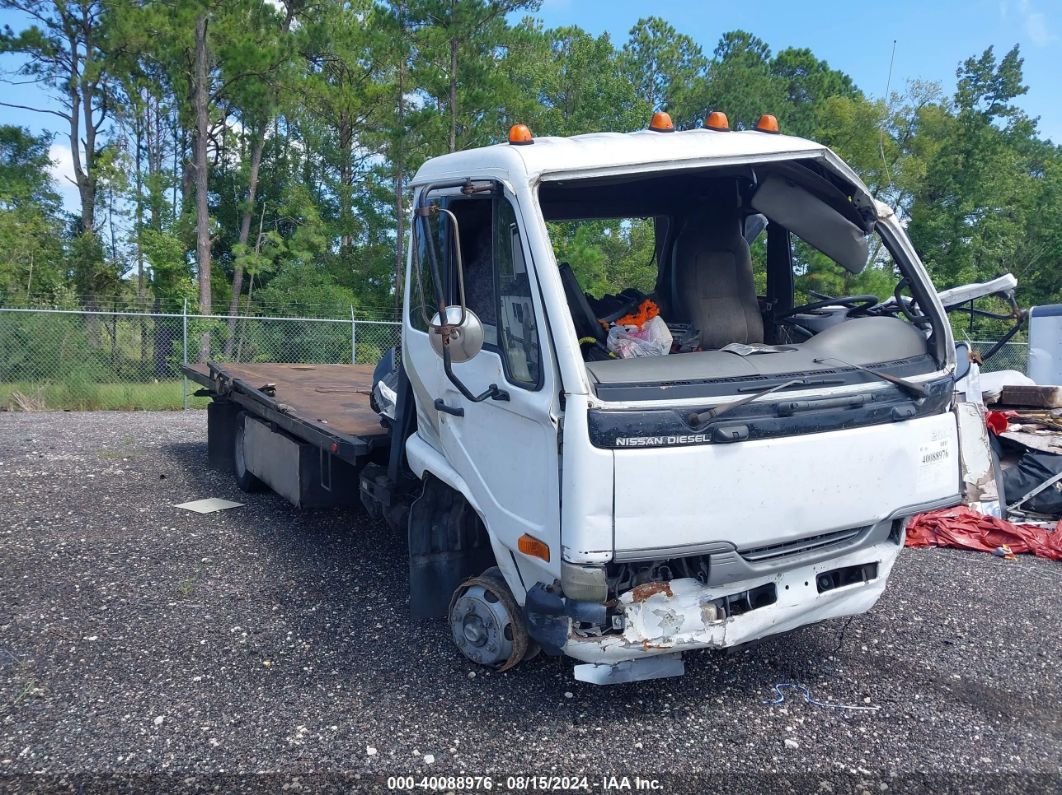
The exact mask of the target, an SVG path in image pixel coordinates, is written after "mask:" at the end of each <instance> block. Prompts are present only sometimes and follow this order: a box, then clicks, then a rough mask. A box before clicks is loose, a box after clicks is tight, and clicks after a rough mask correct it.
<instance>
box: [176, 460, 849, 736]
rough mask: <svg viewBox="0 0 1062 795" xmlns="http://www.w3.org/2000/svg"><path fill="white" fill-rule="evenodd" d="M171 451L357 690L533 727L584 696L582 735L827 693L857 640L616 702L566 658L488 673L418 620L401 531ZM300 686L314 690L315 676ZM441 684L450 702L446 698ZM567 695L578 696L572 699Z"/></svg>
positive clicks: (709, 673)
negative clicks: (804, 691)
mask: <svg viewBox="0 0 1062 795" xmlns="http://www.w3.org/2000/svg"><path fill="white" fill-rule="evenodd" d="M164 451H165V453H166V455H167V456H171V457H173V458H174V459H178V460H179V461H180V463H181V466H182V467H185V466H186V467H187V480H188V481H189V486H190V489H189V495H190V496H189V497H188V499H193V498H198V497H208V496H211V497H222V498H226V499H233V500H237V501H240V502H243V503H245V506H244V507H243V508H238V509H234V510H233V511H231V512H228V517H229V519H230V521H231V522H232V523H233V525H234V526H235V527H236V528H238V532H239V534H240V535H241V536H242V538H243V539H245V540H248V541H252V542H253V547H254V549H255V550H256V552H257V553H258V554H260V555H261V560H260V561H259V565H261V566H263V571H262V575H261V582H260V587H261V589H262V595H263V596H265V597H266V601H270V602H272V603H273V604H274V605H275V606H277V607H278V608H279V609H281V610H283V611H284V612H285V613H286V614H289V615H293V616H295V617H296V624H297V627H298V634H299V636H300V637H303V638H306V639H308V642H310V643H311V644H312V645H313V646H314V647H315V649H316V652H315V656H316V657H317V658H319V660H327V661H328V665H329V666H334V667H336V668H338V669H339V670H342V671H345V672H348V674H349V677H350V682H351V683H352V684H356V683H357V682H359V681H361V680H365V681H368V682H372V683H375V684H376V686H377V687H379V683H380V682H388V683H390V685H389V687H391V688H396V687H398V688H400V690H402V691H406V692H407V693H408V697H410V698H413V699H424V700H425V701H426V702H428V703H436V704H439V705H440V706H442V705H443V704H445V703H446V702H448V701H450V700H451V699H456V700H460V701H463V702H464V703H465V706H469V705H472V704H477V703H479V704H480V706H481V707H482V708H483V709H489V710H491V711H492V712H494V713H495V714H497V715H498V716H499V717H504V718H506V719H511V720H524V719H526V718H527V717H528V715H531V714H535V713H537V712H538V711H540V710H542V709H543V708H544V704H546V703H550V702H553V703H555V702H556V701H557V700H558V699H560V700H561V701H562V702H566V701H567V700H568V699H569V698H574V699H575V701H576V703H578V704H579V706H580V709H581V710H582V711H583V712H582V714H581V715H575V716H570V715H562V716H557V715H555V714H553V713H552V712H551V713H550V716H549V717H547V718H546V720H548V721H549V722H550V723H554V722H556V721H558V720H559V721H560V723H561V724H562V725H564V726H569V727H573V726H580V725H583V724H591V723H593V724H595V725H601V724H602V721H604V722H605V723H606V724H607V722H608V721H609V720H618V719H621V718H623V719H626V718H629V717H630V716H631V715H632V714H635V715H638V714H643V713H644V714H646V715H654V716H657V717H659V715H660V713H661V709H663V708H666V710H667V715H668V716H670V717H671V718H674V719H679V718H681V717H683V716H688V715H689V714H691V711H694V712H700V711H703V710H704V709H706V708H707V702H708V700H711V702H712V704H713V705H714V706H716V707H717V706H718V705H717V704H716V702H715V699H716V698H724V699H726V700H727V701H730V702H737V703H745V704H753V705H756V707H757V708H759V706H760V702H762V700H763V699H766V698H768V697H770V695H771V693H770V687H771V685H773V684H774V683H776V682H785V681H796V682H804V683H807V684H809V685H811V686H816V685H817V684H820V683H823V682H825V681H827V680H828V679H836V678H838V666H839V660H838V659H837V657H836V656H835V655H838V654H841V653H842V647H843V645H844V643H845V642H846V641H845V637H844V634H843V633H844V632H845V622H843V621H836V622H828V623H826V624H822V625H819V626H815V627H809V628H803V629H800V630H797V631H796V632H793V633H791V634H789V635H786V636H782V637H776V638H769V639H767V640H765V641H763V642H761V643H759V644H757V645H755V646H752V647H749V648H745V649H740V650H737V651H736V652H732V653H729V654H724V653H713V652H701V653H691V654H687V655H686V656H685V661H686V674H685V676H684V677H682V678H680V679H671V680H656V681H652V682H643V683H636V684H628V685H619V686H613V687H611V688H609V690H608V694H609V698H607V699H605V698H600V697H597V696H598V694H600V693H601V690H599V689H598V688H596V687H595V686H592V685H585V684H583V683H580V682H576V681H575V680H574V678H573V677H572V673H571V670H572V665H573V664H574V663H573V661H571V660H568V659H567V658H552V657H549V656H547V655H544V654H543V655H540V656H539V657H538V658H536V659H535V660H532V661H530V662H528V663H525V664H523V665H520V666H518V667H517V668H515V669H513V670H511V671H508V672H506V673H502V674H499V673H496V672H491V671H487V670H485V669H482V668H479V667H478V666H474V665H473V664H471V663H469V662H467V661H466V660H465V659H464V658H463V657H462V656H461V655H460V653H459V652H458V651H457V650H456V648H455V647H454V645H453V642H452V640H451V638H450V632H449V628H448V626H447V624H446V622H445V620H443V619H427V620H414V619H412V618H411V617H410V615H409V611H408V572H407V568H406V560H407V547H406V542H405V538H404V537H403V536H402V535H401V534H400V533H395V532H393V531H391V530H390V529H389V528H388V527H387V526H386V525H385V524H384V523H383V522H377V521H374V520H372V519H370V518H369V516H368V515H367V514H366V513H365V512H364V510H362V509H360V508H336V509H322V510H298V509H296V508H294V507H292V506H291V505H290V504H289V503H288V502H287V501H286V500H284V499H283V498H281V497H279V496H277V495H275V494H273V493H270V492H263V493H254V494H247V493H244V492H241V491H239V490H238V489H237V487H236V485H235V482H234V481H233V479H232V478H231V477H230V476H228V475H227V474H226V473H220V472H215V471H213V470H209V469H207V468H206V467H205V466H203V462H204V461H205V458H206V446H205V445H204V444H183V443H181V444H171V445H168V446H166V447H165V448H164ZM219 487H220V488H219ZM237 565H238V564H237ZM856 620H857V621H858V619H856ZM849 642H850V639H849ZM297 678H298V679H300V680H302V683H303V685H309V684H310V682H309V681H307V677H305V676H302V675H300V676H298V677H297ZM845 678H846V677H845V676H843V675H842V676H840V679H841V680H844V679H845ZM310 679H312V677H310ZM441 683H444V684H445V689H446V693H445V695H442V694H440V690H439V687H440V684H441ZM852 686H853V687H855V684H854V683H852ZM566 691H567V693H569V694H571V695H570V696H565V692H566ZM373 698H374V699H378V700H379V701H381V702H388V701H389V700H390V699H391V698H392V696H391V695H389V694H388V691H387V689H384V690H382V691H381V692H380V693H377V694H375V695H374V696H373ZM550 709H551V710H552V709H553V707H550Z"/></svg>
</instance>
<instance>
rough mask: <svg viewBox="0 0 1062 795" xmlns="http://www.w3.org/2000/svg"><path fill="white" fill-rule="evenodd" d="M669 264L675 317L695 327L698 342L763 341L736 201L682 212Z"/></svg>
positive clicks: (704, 345) (715, 345)
mask: <svg viewBox="0 0 1062 795" xmlns="http://www.w3.org/2000/svg"><path fill="white" fill-rule="evenodd" d="M671 268H672V271H671V284H672V296H671V306H672V308H673V310H674V315H675V318H674V319H676V320H682V321H686V322H689V323H692V324H693V327H694V328H696V329H697V330H698V331H700V333H701V347H702V348H705V349H715V348H722V347H723V346H725V345H728V344H730V343H731V342H741V343H746V344H747V343H751V342H763V316H762V315H761V314H760V306H759V302H758V301H757V300H756V284H755V281H754V280H753V277H752V255H751V253H750V251H749V244H748V243H747V242H745V238H744V237H743V236H742V234H741V215H740V213H739V212H738V210H737V208H736V207H733V206H729V203H727V204H720V203H713V204H711V205H705V206H702V207H700V208H698V210H697V212H696V213H694V214H691V215H689V216H687V217H686V219H685V223H684V225H683V227H682V230H681V231H680V232H679V234H678V236H677V238H676V239H675V244H674V248H673V249H672V253H671ZM669 319H671V318H669Z"/></svg>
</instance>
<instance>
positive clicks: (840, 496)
mask: <svg viewBox="0 0 1062 795" xmlns="http://www.w3.org/2000/svg"><path fill="white" fill-rule="evenodd" d="M710 121H712V122H714V123H712V124H710V125H708V126H705V127H700V128H696V129H689V130H684V131H676V130H674V128H673V127H672V125H671V123H670V120H669V119H667V118H666V114H657V115H656V116H655V117H654V119H653V122H652V124H651V125H650V127H649V128H648V129H646V130H642V131H638V132H633V133H601V134H590V135H580V136H575V137H572V138H551V137H541V138H535V137H533V136H532V135H531V133H530V131H528V130H527V128H525V127H523V126H522V125H518V126H516V127H514V128H513V130H512V131H511V132H510V139H509V141H508V142H506V143H502V144H498V145H496V146H490V147H485V148H480V149H474V150H468V151H463V152H456V153H453V154H449V155H445V156H442V157H438V158H435V159H433V160H430V161H428V162H427V163H425V164H424V166H423V167H422V168H421V169H420V170H419V172H418V173H417V175H416V177H415V179H414V181H413V187H414V191H415V196H414V205H415V217H414V233H413V239H412V244H411V247H410V249H411V250H410V253H409V261H408V264H407V273H406V289H405V300H404V309H403V329H402V346H401V353H400V362H399V360H398V359H397V358H396V359H395V361H394V363H393V364H390V365H389V366H388V368H385V369H392V370H393V373H394V375H395V378H393V379H392V381H391V382H390V383H391V384H392V388H389V389H388V390H387V391H388V392H389V393H390V394H391V395H392V397H393V398H394V405H393V406H392V410H391V412H390V416H389V417H388V421H389V422H391V423H392V424H393V427H392V434H393V435H394V438H393V439H392V445H391V450H392V460H391V461H390V462H388V464H387V465H386V466H388V467H389V473H390V478H389V479H388V477H387V476H386V475H385V474H384V473H383V472H382V467H384V466H385V465H384V464H382V463H381V464H380V466H378V467H376V468H375V469H374V468H372V467H370V468H367V470H366V471H365V472H364V473H363V474H362V478H361V480H362V491H363V499H365V500H366V503H367V504H369V505H371V504H374V502H375V504H377V505H379V503H380V498H379V497H380V494H381V493H383V492H387V493H389V494H390V493H397V492H398V491H400V489H399V487H398V485H397V481H399V480H401V478H402V477H403V473H404V477H405V478H406V479H407V481H408V483H411V484H412V486H407V488H408V489H409V490H410V491H411V494H412V497H411V505H410V506H409V513H408V523H406V520H404V522H403V523H404V524H405V527H406V530H407V532H408V534H409V543H410V575H411V603H412V607H413V610H414V612H415V613H417V614H420V615H446V616H447V617H448V620H449V621H450V626H451V628H452V630H453V636H454V640H455V642H456V644H457V645H458V647H459V648H460V649H461V651H462V653H464V654H465V655H466V656H467V657H468V658H469V659H470V660H473V661H474V662H477V663H480V664H484V665H490V666H493V667H496V668H506V667H510V666H512V665H515V664H516V663H518V662H519V661H520V660H521V659H525V658H527V657H529V656H530V655H532V654H534V653H535V652H536V651H537V650H538V649H539V648H541V649H544V650H545V651H546V652H548V653H552V654H566V655H568V656H570V657H573V658H575V660H576V661H578V663H579V664H578V665H577V666H576V671H575V675H576V677H577V678H579V679H582V680H585V681H590V682H597V683H612V682H623V681H633V680H638V679H647V678H653V677H659V676H668V675H676V674H679V673H681V672H682V670H683V668H682V666H683V663H682V654H683V653H684V652H687V651H693V650H697V649H722V648H726V647H734V646H739V645H741V644H744V643H748V642H751V641H756V640H759V639H761V638H764V637H766V636H769V635H772V634H776V633H781V632H786V631H789V630H793V629H796V628H797V627H800V626H803V625H807V624H811V623H815V622H818V621H822V620H824V619H829V618H836V617H840V616H847V615H852V614H856V613H861V612H864V611H866V610H869V609H870V608H871V607H872V606H873V605H874V603H875V602H876V601H877V599H878V598H879V597H880V596H881V594H882V592H883V590H884V588H885V584H886V581H887V579H888V576H889V572H890V570H891V568H892V566H893V563H894V561H895V559H896V556H897V555H898V553H899V551H900V549H901V548H902V546H903V543H904V530H905V525H906V522H907V521H908V519H909V518H910V517H911V516H913V515H915V514H917V513H920V512H923V511H927V510H931V509H934V508H940V507H945V506H949V505H954V504H956V503H957V502H958V501H959V496H958V495H959V492H960V474H959V456H958V450H957V438H956V419H955V415H954V414H953V413H952V388H953V383H954V374H955V351H954V343H953V340H952V337H951V330H950V326H949V324H948V322H947V320H946V316H945V313H944V310H943V307H942V306H941V304H940V302H939V300H938V299H937V297H936V294H935V292H934V289H933V287H932V285H931V283H930V280H929V277H928V275H927V274H926V271H925V269H924V267H923V265H922V264H921V262H920V261H919V259H918V256H917V254H916V253H915V251H914V249H913V247H912V245H911V242H910V240H909V239H908V237H907V235H906V233H905V232H904V228H903V225H902V224H901V223H900V221H899V220H898V219H897V217H896V215H895V214H894V213H893V212H892V210H890V209H889V208H888V207H886V206H885V205H883V204H881V203H879V202H877V201H876V200H875V199H874V197H873V196H871V194H870V192H869V191H868V189H867V188H866V186H865V185H863V183H862V182H861V181H860V180H859V178H858V177H857V176H856V174H855V173H854V172H853V171H852V169H850V168H849V167H848V166H847V165H845V164H844V163H843V162H842V161H841V160H840V158H838V157H837V156H836V155H835V154H834V153H833V152H831V151H830V150H829V149H828V148H826V147H824V146H822V145H820V144H817V143H814V142H812V141H808V140H804V139H800V138H795V137H790V136H786V135H782V134H780V133H778V131H777V122H775V121H774V120H773V118H772V117H768V116H765V117H763V118H762V119H761V120H760V122H759V123H758V124H757V125H756V127H755V128H754V129H750V130H744V131H736V130H730V129H729V128H728V127H727V125H726V124H725V118H724V119H722V120H720V114H713V116H712V117H710ZM594 219H607V220H611V221H615V220H616V219H640V220H639V223H642V224H650V225H651V228H652V234H653V258H652V260H653V261H652V267H653V268H654V269H655V283H654V284H653V285H651V289H648V290H645V291H644V292H639V291H637V290H631V289H629V287H630V286H629V285H625V284H616V285H614V290H613V289H612V287H613V286H612V285H610V294H609V295H600V296H596V295H592V294H588V293H587V292H586V291H585V290H584V286H583V285H581V284H580V283H579V279H578V276H577V274H576V272H575V271H574V270H573V269H572V268H571V267H570V266H569V265H568V264H567V263H566V262H564V261H563V260H561V259H560V258H559V257H558V255H557V250H556V247H555V241H554V240H552V239H551V230H556V229H558V228H560V227H559V226H558V225H560V224H573V223H575V224H577V223H581V222H584V221H591V220H594ZM811 257H814V258H816V259H815V261H816V262H821V261H828V263H829V264H830V266H831V267H836V268H838V269H840V270H841V271H842V272H844V273H847V274H858V273H859V272H860V271H862V270H863V269H864V268H866V267H867V266H868V265H873V266H874V267H877V268H879V269H881V270H883V272H885V273H886V274H888V275H889V276H890V277H891V278H892V279H893V280H894V286H895V291H894V292H895V295H894V298H893V299H891V300H889V301H884V302H882V301H879V300H878V298H877V297H875V296H872V295H871V296H868V295H851V296H843V295H842V296H825V297H822V298H816V300H814V301H812V302H810V303H806V304H804V305H803V306H797V305H795V296H796V289H795V287H796V284H797V282H798V280H799V279H800V278H801V277H802V275H804V273H803V271H804V270H806V268H807V263H808V261H809V260H810V258H811ZM823 258H825V260H824V259H823ZM646 301H648V302H649V304H646V303H645V302H646ZM643 306H652V307H653V309H654V312H658V314H659V317H660V318H662V319H663V320H664V321H665V322H666V324H667V326H668V328H669V332H671V333H672V344H671V347H670V350H669V351H667V352H666V353H665V354H664V355H656V356H635V357H632V358H625V357H618V356H617V355H616V353H615V350H612V349H610V348H611V346H610V344H609V333H610V330H611V327H613V326H614V325H615V323H614V321H613V322H612V323H610V321H609V318H615V317H616V311H621V312H622V311H624V310H629V312H633V313H637V312H638V311H639V309H640V307H643ZM396 384H397V386H395V385H396ZM385 413H386V412H385ZM396 457H400V458H401V466H398V463H397V461H396V460H395V458H396ZM385 484H386V485H385ZM403 517H404V514H403Z"/></svg>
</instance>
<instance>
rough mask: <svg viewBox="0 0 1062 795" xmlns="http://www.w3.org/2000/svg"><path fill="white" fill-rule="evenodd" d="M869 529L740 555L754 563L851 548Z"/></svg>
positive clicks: (801, 540)
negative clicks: (838, 548)
mask: <svg viewBox="0 0 1062 795" xmlns="http://www.w3.org/2000/svg"><path fill="white" fill-rule="evenodd" d="M869 529H870V528H869V527H850V528H848V529H847V530H836V531H834V532H832V533H823V534H822V535H817V536H808V537H807V538H801V539H798V540H796V541H787V542H785V543H784V544H772V545H770V546H766V547H756V548H755V549H746V550H741V551H739V552H738V554H739V555H741V557H743V558H744V559H745V560H747V561H750V562H753V563H758V562H761V561H765V560H777V559H778V558H786V557H790V556H792V555H802V554H804V553H805V552H817V551H820V550H823V549H825V548H826V547H843V546H849V545H851V544H853V543H855V542H856V541H857V540H859V539H860V538H861V537H862V536H863V534H864V533H865V532H866V531H867V530H869Z"/></svg>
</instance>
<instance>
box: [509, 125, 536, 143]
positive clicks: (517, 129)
mask: <svg viewBox="0 0 1062 795" xmlns="http://www.w3.org/2000/svg"><path fill="white" fill-rule="evenodd" d="M534 142H535V139H534V138H532V137H531V130H529V129H528V128H527V125H526V124H514V125H513V126H512V127H510V128H509V143H511V144H512V145H513V146H526V145H527V144H533V143H534Z"/></svg>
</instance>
